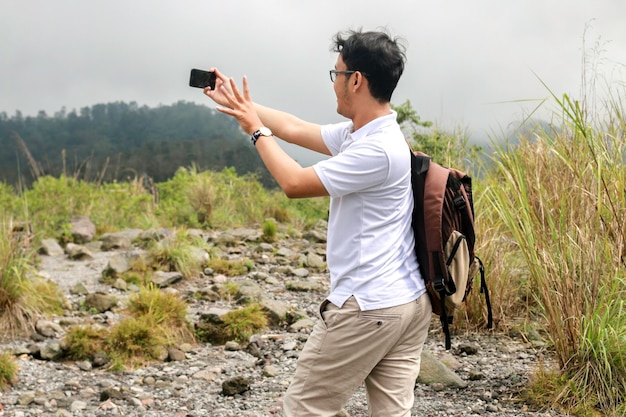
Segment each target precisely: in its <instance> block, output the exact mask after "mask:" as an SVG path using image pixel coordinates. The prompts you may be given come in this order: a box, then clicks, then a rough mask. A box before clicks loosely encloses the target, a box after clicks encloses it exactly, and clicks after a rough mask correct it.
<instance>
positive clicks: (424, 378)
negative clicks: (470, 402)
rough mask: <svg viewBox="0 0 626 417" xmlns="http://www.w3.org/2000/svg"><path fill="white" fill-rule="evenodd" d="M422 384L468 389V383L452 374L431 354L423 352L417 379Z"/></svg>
mask: <svg viewBox="0 0 626 417" xmlns="http://www.w3.org/2000/svg"><path fill="white" fill-rule="evenodd" d="M417 382H418V383H420V384H427V385H433V384H436V383H438V384H441V385H442V386H444V387H448V388H466V387H467V382H465V381H463V380H462V379H461V377H459V376H458V375H457V374H455V373H454V372H452V371H451V370H450V369H448V367H446V366H445V365H444V364H443V363H441V362H440V361H439V360H437V358H436V357H435V356H433V355H432V354H431V353H429V352H426V351H422V357H421V367H420V373H419V375H418V377H417Z"/></svg>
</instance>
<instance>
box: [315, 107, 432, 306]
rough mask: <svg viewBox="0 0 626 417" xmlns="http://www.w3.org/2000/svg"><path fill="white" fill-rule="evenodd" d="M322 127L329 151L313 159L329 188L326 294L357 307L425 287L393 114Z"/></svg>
mask: <svg viewBox="0 0 626 417" xmlns="http://www.w3.org/2000/svg"><path fill="white" fill-rule="evenodd" d="M352 129H353V124H352V122H344V123H338V124H334V125H326V126H322V137H323V139H324V143H325V144H326V146H327V147H328V149H329V150H330V152H331V155H332V157H331V158H329V159H327V160H324V161H321V162H318V163H317V164H315V165H314V166H313V168H314V169H315V172H316V173H317V175H318V176H319V178H320V180H321V181H322V184H324V186H325V187H326V190H327V191H328V193H329V194H330V197H331V198H330V215H329V222H328V242H327V245H326V251H327V254H326V258H327V262H328V267H329V270H330V283H331V289H330V295H329V296H328V300H329V301H330V302H332V303H333V304H335V305H337V306H340V307H341V306H342V305H343V303H344V302H345V301H346V300H347V299H348V298H349V297H350V296H354V297H355V299H356V300H357V302H358V303H359V306H360V308H361V310H375V309H379V308H388V307H393V306H397V305H401V304H405V303H408V302H411V301H413V300H415V299H417V298H418V297H419V296H420V295H422V294H423V293H424V292H425V291H426V289H425V286H424V281H423V280H422V278H421V275H420V273H419V267H418V264H417V259H416V257H415V252H414V249H413V245H414V239H413V231H412V229H411V212H412V210H413V195H412V190H411V173H410V171H411V160H410V157H409V148H408V145H407V143H406V140H405V139H404V135H403V133H402V131H401V130H400V126H398V123H397V121H396V113H395V112H392V113H391V114H389V115H387V116H383V117H380V118H378V119H375V120H373V121H371V122H370V123H368V124H367V125H365V126H363V127H362V128H361V129H359V130H358V131H356V132H353V131H352Z"/></svg>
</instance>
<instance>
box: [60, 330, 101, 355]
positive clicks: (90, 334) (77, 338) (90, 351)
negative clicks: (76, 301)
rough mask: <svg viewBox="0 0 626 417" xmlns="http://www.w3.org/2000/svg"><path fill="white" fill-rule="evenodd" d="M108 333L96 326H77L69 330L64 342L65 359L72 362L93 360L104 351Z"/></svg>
mask: <svg viewBox="0 0 626 417" xmlns="http://www.w3.org/2000/svg"><path fill="white" fill-rule="evenodd" d="M107 334H108V332H107V331H106V330H105V329H102V328H97V327H94V326H75V327H72V328H71V329H70V330H68V332H67V334H66V335H65V339H64V342H63V345H64V350H65V357H66V358H68V359H70V360H78V361H80V360H91V359H92V358H93V357H94V355H95V354H97V353H100V352H102V351H104V347H105V346H104V341H105V340H106V337H107Z"/></svg>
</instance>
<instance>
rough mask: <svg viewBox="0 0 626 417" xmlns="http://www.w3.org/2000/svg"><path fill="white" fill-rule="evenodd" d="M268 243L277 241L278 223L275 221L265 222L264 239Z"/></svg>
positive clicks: (268, 220) (266, 220) (267, 220)
mask: <svg viewBox="0 0 626 417" xmlns="http://www.w3.org/2000/svg"><path fill="white" fill-rule="evenodd" d="M262 239H263V240H264V241H266V242H275V241H276V222H275V221H274V219H265V221H264V222H263V237H262Z"/></svg>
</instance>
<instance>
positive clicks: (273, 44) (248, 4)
mask: <svg viewBox="0 0 626 417" xmlns="http://www.w3.org/2000/svg"><path fill="white" fill-rule="evenodd" d="M0 6H1V7H0V112H6V113H7V114H8V115H9V116H12V115H14V114H15V111H16V110H20V111H21V112H22V113H23V114H24V115H36V114H37V112H38V111H39V110H45V111H46V112H47V113H48V115H49V116H52V115H53V114H54V113H55V112H56V111H59V110H60V109H61V108H62V107H64V106H65V108H66V109H67V111H71V110H73V109H76V110H79V109H80V108H81V107H85V106H91V105H94V104H98V103H107V102H113V101H126V102H129V101H136V102H137V103H138V104H139V105H144V104H145V105H148V106H151V107H152V106H157V105H159V104H164V105H168V104H172V103H174V102H176V101H179V100H186V101H194V102H198V103H203V104H206V105H209V106H213V104H212V102H210V100H209V99H208V98H206V97H204V96H203V95H202V93H201V91H200V90H198V89H193V88H190V87H188V86H187V83H188V77H189V70H190V69H191V68H193V67H197V68H209V67H211V66H216V67H218V68H220V69H221V70H222V71H223V72H225V73H227V74H228V75H230V76H233V77H235V78H236V79H237V80H240V79H241V77H242V76H243V75H247V76H248V78H249V81H250V86H251V91H252V95H253V99H254V100H255V101H258V102H260V103H262V104H265V105H269V106H273V107H277V108H280V109H282V110H286V111H289V112H292V113H294V114H296V115H297V116H299V117H302V118H304V119H307V120H310V121H313V122H317V123H329V122H335V121H339V120H341V118H340V116H338V115H337V114H336V112H335V110H336V107H335V104H336V103H335V98H334V94H333V90H332V86H331V83H330V80H329V78H328V70H329V69H331V68H332V67H333V65H334V63H335V59H336V56H335V54H334V53H332V52H330V44H331V38H332V36H333V35H334V34H335V33H336V32H338V31H342V30H346V29H353V28H359V27H362V28H364V29H367V30H370V29H376V28H378V27H386V28H388V29H389V31H390V32H391V33H392V34H393V35H396V36H400V37H402V38H404V39H406V41H407V42H406V43H407V46H408V51H407V56H408V61H407V66H406V70H405V74H404V76H403V78H402V79H401V80H400V84H399V86H398V89H397V90H396V93H395V94H394V97H393V99H392V102H393V103H394V104H401V103H402V102H404V101H405V100H407V99H409V100H411V103H412V104H413V107H414V108H415V109H416V110H417V112H418V114H419V115H420V116H421V118H422V120H430V121H433V122H436V123H437V124H439V125H440V126H442V127H448V128H452V127H454V128H458V127H461V128H464V129H467V130H469V132H470V133H471V135H472V137H473V138H486V137H487V136H488V135H490V134H491V133H493V132H494V131H498V132H499V131H501V130H502V129H503V128H506V126H507V125H508V124H509V123H510V122H511V121H514V120H519V119H520V118H522V117H523V116H524V115H526V114H528V112H530V111H531V110H532V109H533V108H534V107H535V106H536V105H537V104H538V101H537V100H539V99H542V98H545V97H547V96H549V92H548V90H547V89H546V87H545V86H544V85H542V83H541V82H540V80H539V79H541V81H543V82H544V83H545V84H546V85H547V86H548V87H549V88H550V90H552V91H553V92H555V93H556V94H558V95H561V94H563V93H567V94H569V95H571V96H572V97H573V98H579V97H580V96H581V86H582V83H581V79H582V74H583V67H585V66H584V65H583V57H584V56H586V57H587V58H588V59H589V60H591V61H593V62H596V63H598V62H599V65H595V66H593V67H592V66H591V64H589V65H586V70H585V72H586V74H587V77H591V75H593V76H594V77H596V78H598V79H600V80H601V82H599V83H598V85H605V84H613V83H616V82H620V81H621V82H623V81H624V80H626V78H625V77H624V75H625V71H624V65H623V64H626V1H624V0H427V1H419V0H411V1H409V0H407V1H397V0H386V1H380V0H378V1H374V0H359V1H354V0H346V1H341V0H315V1H299V0H258V1H254V0H224V1H219V2H218V1H213V0H204V1H201V0H171V1H169V0H106V1H103V0H89V1H86V0H0ZM594 45H599V47H597V48H595V49H596V50H601V52H599V53H598V52H593V50H594ZM583 49H586V52H587V53H586V54H583ZM594 68H595V69H594ZM528 100H530V101H528Z"/></svg>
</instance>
